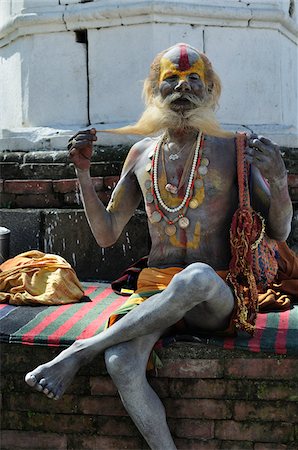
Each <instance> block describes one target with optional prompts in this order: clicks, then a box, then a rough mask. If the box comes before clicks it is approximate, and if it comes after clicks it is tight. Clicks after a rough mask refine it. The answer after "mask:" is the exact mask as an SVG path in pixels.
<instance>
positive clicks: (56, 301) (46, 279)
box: [0, 250, 84, 305]
mask: <svg viewBox="0 0 298 450" xmlns="http://www.w3.org/2000/svg"><path fill="white" fill-rule="evenodd" d="M83 295H84V290H83V287H82V285H81V283H80V281H79V280H78V278H77V275H76V273H75V271H74V269H73V268H72V267H71V265H70V264H69V263H68V262H67V261H66V260H65V259H64V258H62V257H61V256H58V255H51V254H46V253H43V252H40V251H38V250H31V251H28V252H25V253H21V254H19V255H17V256H15V257H14V258H11V259H9V260H7V261H5V262H4V263H2V264H1V265H0V303H10V304H11V305H38V304H41V305H62V304H66V303H75V302H78V301H80V299H81V298H82V297H83Z"/></svg>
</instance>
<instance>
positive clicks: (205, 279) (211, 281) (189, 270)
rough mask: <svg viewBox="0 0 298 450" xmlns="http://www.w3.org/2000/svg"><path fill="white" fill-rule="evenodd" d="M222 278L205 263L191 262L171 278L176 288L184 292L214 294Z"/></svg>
mask: <svg viewBox="0 0 298 450" xmlns="http://www.w3.org/2000/svg"><path fill="white" fill-rule="evenodd" d="M221 283H222V280H221V279H220V278H219V276H218V275H217V273H216V272H215V270H214V269H213V268H212V267H211V266H209V265H208V264H205V263H200V262H197V263H192V264H190V265H189V266H187V267H186V268H185V269H184V270H183V271H181V272H179V273H178V274H177V275H175V277H174V278H173V284H174V285H176V286H175V287H176V289H178V290H179V291H181V292H183V293H184V294H189V295H195V296H197V295H198V294H201V295H204V294H207V293H210V294H211V295H214V294H215V293H216V290H217V289H218V287H219V285H220V284H221Z"/></svg>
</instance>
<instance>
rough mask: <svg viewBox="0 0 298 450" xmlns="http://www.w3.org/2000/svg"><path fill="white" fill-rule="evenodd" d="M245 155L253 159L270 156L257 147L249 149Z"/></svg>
mask: <svg viewBox="0 0 298 450" xmlns="http://www.w3.org/2000/svg"><path fill="white" fill-rule="evenodd" d="M245 155H248V156H251V157H252V158H258V159H260V158H261V157H262V156H268V154H267V153H266V152H263V151H261V150H260V149H258V148H257V147H247V148H246V149H245Z"/></svg>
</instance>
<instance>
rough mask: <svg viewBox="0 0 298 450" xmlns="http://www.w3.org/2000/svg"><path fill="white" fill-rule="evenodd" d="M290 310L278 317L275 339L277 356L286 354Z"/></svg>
mask: <svg viewBox="0 0 298 450" xmlns="http://www.w3.org/2000/svg"><path fill="white" fill-rule="evenodd" d="M289 319H290V310H289V309H288V310H287V311H284V312H282V313H280V315H279V323H278V330H277V334H276V339H275V352H276V353H278V354H285V353H287V333H288V328H289Z"/></svg>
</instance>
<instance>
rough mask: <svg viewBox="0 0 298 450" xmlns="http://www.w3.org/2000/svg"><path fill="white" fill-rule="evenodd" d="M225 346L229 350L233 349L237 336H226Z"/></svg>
mask: <svg viewBox="0 0 298 450" xmlns="http://www.w3.org/2000/svg"><path fill="white" fill-rule="evenodd" d="M223 348H225V349H227V350H233V348H235V338H234V337H226V338H225V340H224V344H223Z"/></svg>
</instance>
